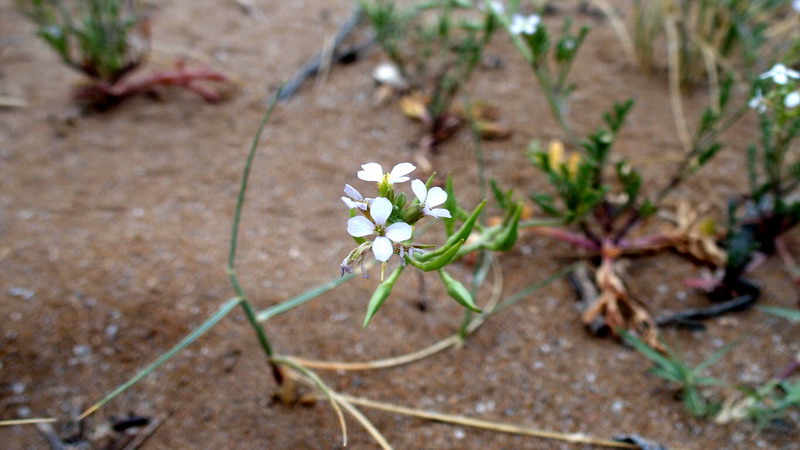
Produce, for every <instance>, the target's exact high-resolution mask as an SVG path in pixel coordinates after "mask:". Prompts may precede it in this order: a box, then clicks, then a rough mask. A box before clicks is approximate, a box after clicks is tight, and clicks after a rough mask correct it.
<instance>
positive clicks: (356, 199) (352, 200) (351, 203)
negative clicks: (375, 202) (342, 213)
mask: <svg viewBox="0 0 800 450" xmlns="http://www.w3.org/2000/svg"><path fill="white" fill-rule="evenodd" d="M344 193H345V194H346V197H342V201H343V202H344V204H345V205H347V207H348V208H350V209H353V208H358V209H360V210H362V211H366V210H367V206H369V202H370V199H368V198H364V196H363V195H361V193H360V192H358V191H357V190H356V188H354V187H353V186H350V185H349V184H345V185H344Z"/></svg>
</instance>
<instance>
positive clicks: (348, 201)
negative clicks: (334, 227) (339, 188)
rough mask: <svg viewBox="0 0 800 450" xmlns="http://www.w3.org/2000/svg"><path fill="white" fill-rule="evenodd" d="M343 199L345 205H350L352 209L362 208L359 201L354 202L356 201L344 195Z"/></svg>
mask: <svg viewBox="0 0 800 450" xmlns="http://www.w3.org/2000/svg"><path fill="white" fill-rule="evenodd" d="M342 201H343V202H344V204H345V205H347V207H348V208H350V209H353V208H361V206H360V205H359V204H358V203H356V202H354V201H353V200H351V199H350V198H349V197H342Z"/></svg>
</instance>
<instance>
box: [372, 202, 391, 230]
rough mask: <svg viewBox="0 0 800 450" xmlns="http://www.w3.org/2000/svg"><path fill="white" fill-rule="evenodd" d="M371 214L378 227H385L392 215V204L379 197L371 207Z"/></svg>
mask: <svg viewBox="0 0 800 450" xmlns="http://www.w3.org/2000/svg"><path fill="white" fill-rule="evenodd" d="M369 214H370V215H371V216H372V220H374V221H375V224H376V225H383V224H385V223H386V219H388V218H389V216H391V215H392V202H390V201H389V200H388V199H386V198H383V197H378V198H376V199H375V200H373V201H372V203H371V204H370V205H369Z"/></svg>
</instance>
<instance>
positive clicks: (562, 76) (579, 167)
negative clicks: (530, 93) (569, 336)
mask: <svg viewBox="0 0 800 450" xmlns="http://www.w3.org/2000/svg"><path fill="white" fill-rule="evenodd" d="M498 16H500V17H501V18H500V19H498V20H499V21H500V22H501V23H503V24H504V25H506V26H507V27H508V29H509V32H510V36H511V37H512V39H513V40H514V42H515V43H516V44H517V48H518V49H519V51H520V53H521V54H522V55H523V57H524V58H525V59H526V61H528V62H529V63H530V64H531V68H532V69H533V71H534V73H535V74H536V78H537V81H538V83H539V85H540V86H541V88H542V90H543V91H544V92H545V98H547V99H548V103H549V104H550V106H551V108H550V110H551V112H552V113H553V115H554V117H555V119H556V120H557V122H558V123H559V124H561V125H562V128H563V131H564V134H565V136H566V137H567V140H568V141H567V144H568V145H570V146H572V147H573V148H574V150H573V151H572V152H570V156H569V157H568V158H565V155H566V151H565V146H564V145H563V144H562V143H561V142H559V141H555V142H553V143H551V144H550V147H549V149H543V148H542V146H541V144H539V143H538V142H536V141H534V142H533V143H532V145H531V148H530V149H529V156H530V158H531V161H532V162H533V164H534V165H535V166H536V167H538V168H539V169H540V170H541V171H543V172H544V173H545V174H546V176H547V178H548V181H549V182H550V184H551V185H552V188H553V191H554V193H552V194H551V193H535V194H533V195H532V196H531V199H532V200H533V201H534V202H535V203H536V204H537V205H538V206H539V207H540V208H541V209H542V211H544V212H545V214H547V215H549V216H551V217H553V218H555V219H558V220H560V221H561V224H562V225H561V226H559V227H537V228H534V229H533V232H535V233H538V234H543V235H547V236H550V237H554V238H557V239H560V240H564V241H566V242H568V243H570V244H572V245H575V246H577V247H580V248H584V249H586V250H589V251H590V252H592V255H596V256H597V257H598V258H599V265H598V269H597V271H596V273H595V284H596V285H597V287H598V288H599V290H600V293H599V296H598V298H597V299H591V300H590V301H589V303H590V304H591V305H590V306H588V307H587V308H586V310H585V311H584V314H583V321H584V323H586V324H587V325H590V326H591V327H592V328H593V329H595V330H599V329H607V330H611V331H612V332H613V331H614V330H616V329H619V328H622V329H633V330H637V332H638V333H639V334H640V335H642V336H643V337H644V338H645V340H646V341H647V342H648V344H650V345H653V346H656V347H657V346H659V341H658V339H657V329H656V324H655V321H654V320H653V318H652V316H651V314H650V313H649V312H648V310H647V308H646V306H645V305H643V304H641V303H639V302H638V301H636V300H635V299H634V298H633V297H632V296H631V295H630V294H629V293H628V291H627V289H626V287H625V283H624V282H623V280H622V278H621V276H620V275H619V273H618V271H617V268H616V267H615V266H616V262H617V261H618V260H619V258H620V257H621V256H623V255H625V254H637V253H642V252H647V251H653V250H657V249H661V248H666V247H675V248H677V249H678V250H681V251H684V252H687V253H690V254H691V255H692V256H693V257H696V258H699V259H702V260H707V261H709V262H711V263H713V264H724V258H725V256H724V254H723V253H722V252H721V250H719V248H718V247H716V245H715V243H714V236H713V234H711V233H704V232H699V231H698V225H699V224H698V220H697V217H696V216H697V215H696V214H690V211H684V215H683V216H682V217H679V218H678V220H677V222H678V223H677V224H676V225H677V227H675V228H673V229H671V230H667V231H663V232H657V233H653V234H650V235H645V236H640V237H637V238H631V237H630V236H631V235H632V234H633V232H634V231H635V230H637V229H639V228H640V227H641V226H642V225H643V223H644V221H645V220H646V219H648V218H649V217H651V216H653V214H654V213H656V212H657V211H658V210H659V208H660V207H661V205H662V202H663V199H664V198H665V197H666V196H667V195H668V194H669V193H670V192H672V191H673V190H674V189H675V188H676V187H678V186H680V185H681V184H682V183H684V182H685V181H686V180H687V179H688V178H689V177H690V176H691V175H693V174H695V173H696V172H697V171H698V170H699V169H700V168H702V167H703V166H705V165H706V164H707V163H708V162H709V161H710V160H711V159H712V158H713V157H714V156H715V155H716V154H717V152H718V151H719V150H720V148H721V144H720V142H719V136H720V134H721V133H722V132H723V131H724V130H726V129H727V128H728V127H730V126H731V125H733V123H735V122H736V121H737V120H738V118H739V117H740V116H741V115H742V114H743V113H744V112H745V111H746V110H747V106H746V104H744V102H742V103H741V105H740V106H739V107H734V106H733V105H732V104H731V95H730V94H731V90H732V87H733V78H732V77H727V78H726V79H725V80H724V82H723V83H721V86H720V89H719V90H718V91H717V92H716V94H717V97H715V99H714V102H713V103H712V104H711V105H710V106H709V107H708V108H706V110H705V111H704V112H703V114H702V116H701V118H700V120H699V123H698V127H697V130H696V132H695V133H694V135H693V136H690V137H689V138H687V144H686V152H685V153H684V155H683V156H682V158H681V160H680V162H679V163H678V166H677V167H676V169H675V171H674V172H673V175H672V176H671V177H670V179H669V181H668V183H667V184H666V185H665V186H664V187H662V188H661V189H659V190H652V191H651V192H647V191H646V188H648V187H649V186H648V185H647V183H646V182H645V181H644V180H643V179H642V176H641V175H640V173H639V172H638V171H637V170H635V169H634V168H633V167H632V166H631V165H630V164H629V163H628V162H627V161H626V160H625V159H620V158H618V157H614V156H613V155H612V149H613V146H614V145H615V143H616V141H617V137H618V135H619V133H620V131H621V130H622V126H623V124H624V121H625V118H626V117H627V115H628V114H629V112H630V111H631V108H633V100H628V101H625V102H620V103H616V104H614V106H613V107H612V108H611V110H610V111H608V112H607V113H605V114H603V126H602V127H600V128H598V129H597V130H596V131H595V132H594V133H592V134H590V135H588V136H587V137H586V138H578V137H576V136H575V133H574V132H573V130H572V128H571V127H570V125H569V122H568V121H567V120H566V116H565V115H564V111H565V110H566V109H567V107H566V106H567V101H568V99H569V93H571V92H572V91H573V90H574V89H575V86H574V85H567V84H566V79H567V76H568V73H569V69H570V67H571V65H572V62H573V61H574V59H575V58H576V57H577V51H578V50H579V48H580V44H581V43H582V42H583V41H584V38H585V37H586V35H587V32H588V30H587V29H586V28H583V29H581V31H580V32H579V33H578V34H577V35H572V34H571V33H570V32H569V29H570V25H571V24H570V21H569V19H567V20H566V21H565V23H564V26H563V27H562V32H561V35H560V37H559V38H558V39H557V40H556V42H557V45H551V42H553V39H552V38H551V37H550V34H549V32H548V29H547V28H546V27H545V26H544V25H538V26H537V27H535V28H534V29H530V28H528V29H518V27H515V26H514V25H515V23H519V22H520V20H531V17H533V16H528V17H527V18H523V17H522V16H518V15H513V16H511V19H507V18H505V16H502V15H499V14H498ZM536 17H538V16H536ZM552 74H557V76H553V75H552ZM553 80H556V81H555V82H553ZM637 234H641V233H637Z"/></svg>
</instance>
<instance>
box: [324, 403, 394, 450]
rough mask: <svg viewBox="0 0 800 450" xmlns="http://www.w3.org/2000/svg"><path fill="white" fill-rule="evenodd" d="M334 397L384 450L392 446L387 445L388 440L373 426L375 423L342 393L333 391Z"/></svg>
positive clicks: (388, 449) (389, 449)
mask: <svg viewBox="0 0 800 450" xmlns="http://www.w3.org/2000/svg"><path fill="white" fill-rule="evenodd" d="M334 398H335V399H336V401H338V402H340V403H341V404H342V406H343V407H344V409H346V410H347V412H349V413H350V414H351V415H352V416H353V417H355V419H356V420H358V422H359V423H360V424H361V425H362V426H363V427H364V428H365V429H366V430H367V432H368V433H369V434H370V435H371V436H372V438H373V439H375V441H376V442H377V443H378V445H380V446H381V448H382V449H384V450H391V448H392V446H391V445H389V441H387V440H386V438H385V437H384V436H383V434H381V432H380V431H378V429H377V428H375V425H373V424H372V422H370V421H369V419H367V416H365V415H364V414H362V413H361V411H359V410H358V409H357V408H356V407H355V406H353V404H352V402H351V401H350V400H349V398H348V397H347V396H344V395H342V394H337V393H334Z"/></svg>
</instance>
